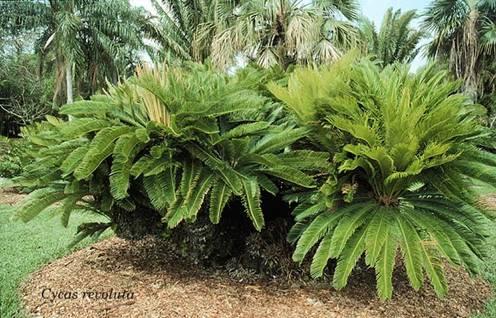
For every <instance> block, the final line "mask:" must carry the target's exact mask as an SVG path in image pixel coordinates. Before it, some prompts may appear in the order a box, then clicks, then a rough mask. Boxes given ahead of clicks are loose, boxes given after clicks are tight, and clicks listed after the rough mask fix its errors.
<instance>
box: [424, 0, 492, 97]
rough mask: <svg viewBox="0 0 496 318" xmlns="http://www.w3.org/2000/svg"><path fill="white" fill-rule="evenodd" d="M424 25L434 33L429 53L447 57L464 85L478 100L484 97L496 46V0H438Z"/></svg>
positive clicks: (430, 8)
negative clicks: (485, 74)
mask: <svg viewBox="0 0 496 318" xmlns="http://www.w3.org/2000/svg"><path fill="white" fill-rule="evenodd" d="M423 25H424V27H425V28H427V29H428V30H429V31H431V32H432V33H433V39H432V41H431V43H430V44H429V47H428V54H429V56H430V57H433V58H436V59H439V60H444V61H447V63H448V66H449V68H450V70H451V71H452V73H453V74H454V75H455V76H456V77H457V78H459V79H461V80H463V83H464V85H463V88H462V89H463V90H464V91H465V92H466V93H468V94H469V95H470V96H471V97H472V98H473V99H474V100H476V99H478V98H479V97H481V96H482V95H483V94H484V93H485V92H486V89H485V88H484V86H486V83H485V82H486V78H487V77H485V76H482V75H483V74H484V70H485V69H487V66H490V65H491V64H492V61H493V60H494V58H493V56H494V52H495V49H496V1H494V0H450V1H448V0H435V1H433V2H432V3H431V4H430V6H429V7H428V9H427V11H426V12H425V14H424V22H423ZM493 70H494V69H493ZM492 73H493V74H494V72H492ZM493 76H494V75H493Z"/></svg>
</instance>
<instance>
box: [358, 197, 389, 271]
mask: <svg viewBox="0 0 496 318" xmlns="http://www.w3.org/2000/svg"><path fill="white" fill-rule="evenodd" d="M391 217H392V216H391V215H390V213H389V211H387V210H386V209H383V208H380V207H379V208H377V209H376V210H375V213H374V215H373V216H372V218H371V219H370V221H369V223H368V225H367V233H366V240H365V245H366V254H365V262H366V263H367V265H369V266H373V265H374V264H375V263H376V262H377V258H378V257H379V253H380V252H381V250H382V246H383V245H384V242H385V239H386V237H388V236H389V231H390V230H391V220H390V219H391Z"/></svg>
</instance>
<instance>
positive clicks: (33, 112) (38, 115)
mask: <svg viewBox="0 0 496 318" xmlns="http://www.w3.org/2000/svg"><path fill="white" fill-rule="evenodd" d="M36 69H37V61H36V56H35V55H34V54H24V53H20V54H19V55H14V56H5V57H4V58H3V67H2V69H0V134H2V135H10V136H15V135H17V134H18V133H19V127H21V126H25V125H29V124H32V123H33V122H35V121H38V120H41V119H42V118H44V116H45V115H47V114H49V113H50V112H51V110H52V107H51V101H52V96H53V93H52V92H53V87H52V85H53V77H52V76H50V75H48V74H45V75H42V76H39V75H38V74H37V73H36Z"/></svg>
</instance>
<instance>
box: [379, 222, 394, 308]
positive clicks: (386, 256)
mask: <svg viewBox="0 0 496 318" xmlns="http://www.w3.org/2000/svg"><path fill="white" fill-rule="evenodd" d="M396 247H397V246H396V240H395V239H394V238H393V237H392V235H391V234H390V233H389V232H388V234H387V236H386V239H385V241H384V245H383V246H382V249H381V252H380V253H379V257H378V258H377V262H376V263H375V266H374V267H375V272H376V280H377V293H378V294H379V298H381V299H382V300H386V299H390V298H391V297H392V295H393V281H392V279H393V269H394V263H395V258H396Z"/></svg>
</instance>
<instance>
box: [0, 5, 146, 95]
mask: <svg viewBox="0 0 496 318" xmlns="http://www.w3.org/2000/svg"><path fill="white" fill-rule="evenodd" d="M0 10H1V11H2V15H3V18H4V20H6V21H9V20H10V21H21V22H20V23H18V24H20V25H22V26H23V27H24V28H26V29H32V30H37V31H39V32H40V34H41V36H40V37H39V38H38V39H37V41H36V44H35V50H36V51H37V52H38V53H39V54H40V57H41V61H42V63H41V64H40V65H41V67H40V71H42V70H43V64H45V63H46V64H48V65H49V66H50V65H52V66H54V68H55V70H56V84H55V94H54V102H55V103H56V104H60V103H62V102H64V100H63V98H64V95H65V98H66V100H65V101H66V102H67V103H72V101H73V92H72V90H73V87H74V83H73V82H74V75H77V80H76V82H77V84H78V85H77V89H78V91H79V93H81V90H82V89H83V86H84V85H87V86H88V88H87V89H86V91H87V92H88V94H91V93H93V92H95V91H96V90H97V88H100V87H102V86H103V85H105V79H106V78H108V79H110V80H111V81H113V82H115V81H116V80H117V78H118V77H119V76H118V75H119V70H117V69H116V68H117V64H116V63H115V60H116V57H118V56H122V55H123V54H125V52H129V51H132V50H136V49H138V48H142V47H143V46H144V44H143V40H142V38H143V37H142V36H141V35H142V33H143V30H142V25H143V23H145V22H146V19H145V18H144V12H143V11H142V10H141V9H138V8H133V7H131V5H130V4H129V1H128V0H48V1H36V0H21V1H18V2H17V3H16V5H15V6H12V5H10V4H9V1H0ZM124 21H125V23H123V22H124ZM4 24H5V23H4ZM64 90H65V92H64Z"/></svg>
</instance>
